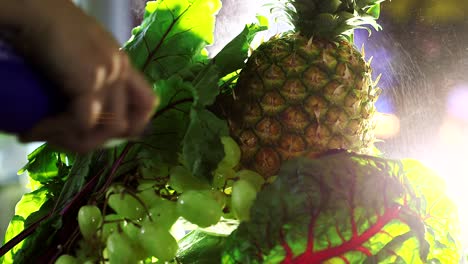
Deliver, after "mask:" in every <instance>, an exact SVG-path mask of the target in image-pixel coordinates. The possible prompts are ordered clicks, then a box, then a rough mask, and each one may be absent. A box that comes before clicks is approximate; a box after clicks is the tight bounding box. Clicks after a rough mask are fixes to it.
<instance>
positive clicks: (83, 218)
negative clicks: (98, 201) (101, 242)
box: [78, 205, 102, 240]
mask: <svg viewBox="0 0 468 264" xmlns="http://www.w3.org/2000/svg"><path fill="white" fill-rule="evenodd" d="M101 224H102V214H101V210H99V208H98V207H97V206H94V205H85V206H82V207H81V208H80V210H79V211H78V226H79V227H80V231H81V234H82V235H83V237H84V238H85V239H86V240H90V239H91V238H92V237H93V236H94V235H95V234H96V232H97V230H98V229H99V227H100V226H101Z"/></svg>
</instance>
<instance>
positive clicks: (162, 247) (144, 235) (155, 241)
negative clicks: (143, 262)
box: [139, 222, 179, 261]
mask: <svg viewBox="0 0 468 264" xmlns="http://www.w3.org/2000/svg"><path fill="white" fill-rule="evenodd" d="M139 241H140V245H141V246H142V247H143V248H144V249H145V251H146V252H148V254H149V255H151V256H153V257H156V258H158V260H159V261H169V260H171V259H173V258H174V257H175V256H176V254H177V250H178V249H179V245H178V244H177V241H176V240H175V238H174V237H173V236H172V235H171V233H169V231H168V230H167V229H165V228H163V227H160V226H157V225H155V224H154V223H152V222H145V223H144V224H143V225H142V227H141V231H140V233H139Z"/></svg>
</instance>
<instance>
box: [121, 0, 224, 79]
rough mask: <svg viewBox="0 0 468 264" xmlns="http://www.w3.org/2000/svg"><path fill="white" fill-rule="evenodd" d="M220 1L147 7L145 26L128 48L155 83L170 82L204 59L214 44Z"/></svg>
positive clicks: (170, 1)
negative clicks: (216, 16)
mask: <svg viewBox="0 0 468 264" xmlns="http://www.w3.org/2000/svg"><path fill="white" fill-rule="evenodd" d="M220 7H221V2H220V1H219V0H160V1H150V2H149V3H148V4H147V6H146V13H145V19H144V21H143V23H142V25H141V26H140V27H139V28H138V29H136V30H134V35H133V37H132V38H131V39H130V40H129V41H128V42H127V44H126V45H125V47H124V49H125V50H126V51H127V52H128V54H129V55H130V57H131V58H132V60H133V63H134V64H135V65H136V66H137V67H138V68H139V69H141V70H142V71H143V72H144V73H146V74H147V76H148V77H149V78H151V79H152V80H161V79H167V78H169V77H171V76H172V75H174V74H176V73H177V72H179V71H180V70H181V69H184V68H186V67H189V66H191V65H192V64H193V63H194V62H196V61H200V60H203V59H204V58H206V56H203V55H202V51H203V49H204V48H205V46H206V45H208V44H211V43H213V38H214V37H213V31H214V24H215V14H216V13H217V12H218V10H219V9H220Z"/></svg>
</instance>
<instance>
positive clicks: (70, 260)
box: [55, 255, 79, 264]
mask: <svg viewBox="0 0 468 264" xmlns="http://www.w3.org/2000/svg"><path fill="white" fill-rule="evenodd" d="M55 264H79V263H78V260H77V259H76V258H75V257H73V256H70V255H62V256H60V257H59V258H58V259H57V260H56V261H55Z"/></svg>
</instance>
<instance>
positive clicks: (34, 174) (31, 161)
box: [19, 144, 60, 183]
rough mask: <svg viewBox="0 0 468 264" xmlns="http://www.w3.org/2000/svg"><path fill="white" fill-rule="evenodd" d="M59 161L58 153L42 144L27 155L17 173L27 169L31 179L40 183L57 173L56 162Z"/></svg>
mask: <svg viewBox="0 0 468 264" xmlns="http://www.w3.org/2000/svg"><path fill="white" fill-rule="evenodd" d="M59 161H60V153H58V152H57V151H54V150H53V149H52V148H51V147H50V146H49V145H47V144H44V145H42V146H40V147H39V148H37V149H36V150H34V151H33V152H32V153H31V154H29V155H28V163H27V164H26V165H25V166H24V167H23V168H22V169H21V170H20V171H19V173H23V172H25V171H27V172H28V175H29V177H30V178H31V179H33V180H35V181H37V182H40V183H47V182H48V181H50V180H51V179H53V178H55V177H56V176H57V175H58V172H59V168H58V167H57V163H58V162H59Z"/></svg>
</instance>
